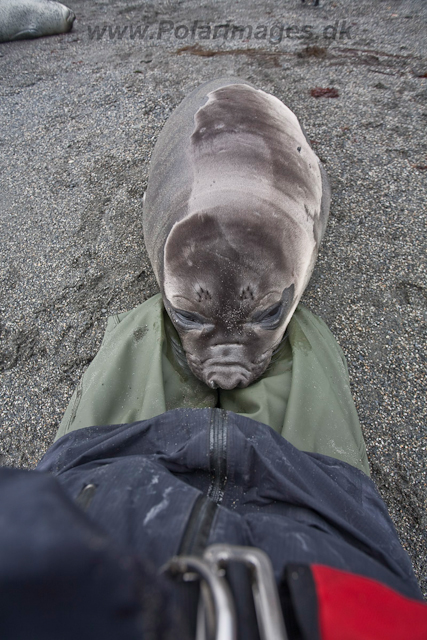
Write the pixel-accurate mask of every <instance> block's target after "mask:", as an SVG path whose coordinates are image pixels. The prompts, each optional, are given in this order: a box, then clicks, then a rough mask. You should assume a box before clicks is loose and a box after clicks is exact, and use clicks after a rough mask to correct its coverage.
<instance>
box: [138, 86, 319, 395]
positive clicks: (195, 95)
mask: <svg viewBox="0 0 427 640" xmlns="http://www.w3.org/2000/svg"><path fill="white" fill-rule="evenodd" d="M329 202H330V189H329V185H328V180H327V177H326V174H325V172H324V170H323V168H322V167H321V165H320V162H319V159H318V158H317V156H316V155H315V153H314V152H313V150H312V149H311V147H310V145H309V144H308V142H307V140H306V138H305V136H304V133H303V132H302V130H301V127H300V125H299V123H298V120H297V118H296V116H295V115H294V114H293V113H292V111H290V110H289V109H288V108H287V107H286V106H285V105H284V104H283V103H282V102H280V100H278V99H277V98H275V97H273V96H272V95H269V94H268V93H265V92H264V91H261V90H259V89H256V88H255V87H253V86H252V85H250V84H248V83H247V82H244V81H242V80H240V79H235V78H222V79H219V80H214V81H212V82H208V83H206V84H204V85H202V86H201V87H199V88H198V89H196V90H195V91H193V92H192V93H191V94H190V95H189V96H188V97H187V98H185V100H184V101H183V102H182V103H181V104H180V105H179V107H178V108H177V109H176V110H175V111H174V113H173V114H172V116H171V117H170V118H169V120H168V121H167V123H166V125H165V127H164V128H163V130H162V132H161V134H160V136H159V138H158V141H157V143H156V146H155V149H154V152H153V156H152V160H151V167H150V174H149V180H148V188H147V191H146V194H145V201H144V237H145V243H146V246H147V250H148V254H149V257H150V260H151V263H152V265H153V268H154V271H155V274H156V277H157V281H158V283H159V286H160V289H161V292H162V295H163V300H164V304H165V307H166V310H167V312H168V314H169V316H170V318H171V320H172V322H173V324H174V326H175V328H176V330H177V331H178V334H179V336H180V338H181V342H182V345H183V348H184V351H185V354H186V357H187V361H188V365H189V367H190V369H191V370H192V372H193V373H194V374H195V375H196V376H197V377H198V378H200V379H201V380H203V381H204V382H205V383H206V384H207V385H209V386H210V387H211V388H217V387H220V388H221V389H233V388H235V387H246V386H248V385H249V384H251V382H253V381H254V380H256V379H257V378H259V377H260V376H261V375H262V373H263V372H264V371H265V370H266V368H267V367H268V364H269V362H270V360H271V356H272V354H273V352H274V350H275V349H276V347H277V346H278V345H279V343H280V342H281V340H282V338H283V335H284V333H285V330H286V327H287V325H288V323H289V320H290V318H291V316H292V314H293V312H294V310H295V308H296V306H297V304H298V301H299V300H300V298H301V295H302V293H303V291H304V289H305V287H306V285H307V283H308V280H309V278H310V275H311V273H312V270H313V267H314V263H315V260H316V257H317V253H318V249H319V244H320V242H321V239H322V236H323V233H324V231H325V227H326V223H327V218H328V213H329Z"/></svg>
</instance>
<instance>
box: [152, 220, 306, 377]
mask: <svg viewBox="0 0 427 640" xmlns="http://www.w3.org/2000/svg"><path fill="white" fill-rule="evenodd" d="M279 227H280V228H279ZM288 232H289V234H290V235H291V236H292V233H295V232H296V230H295V229H291V228H290V229H288ZM282 234H283V225H282V224H281V223H280V220H279V219H278V221H277V228H275V225H274V224H272V223H271V219H270V224H269V227H268V228H267V227H266V225H265V221H263V218H262V215H261V214H260V213H258V212H253V213H251V214H247V215H245V216H244V217H243V216H242V212H241V211H240V215H233V211H228V212H227V214H223V213H222V214H221V212H215V211H210V212H205V213H199V214H196V215H193V216H191V217H190V218H187V219H186V220H184V221H182V222H180V223H178V224H177V225H175V227H174V228H173V230H172V232H171V234H170V236H169V238H168V241H167V243H166V246H165V263H164V291H163V297H164V302H165V307H166V309H167V311H168V314H169V316H170V318H171V320H172V322H173V324H174V325H175V328H176V329H177V331H178V333H179V336H180V338H181V342H182V345H183V348H184V351H185V353H186V356H187V361H188V364H189V367H190V369H191V370H192V371H193V373H194V374H195V375H196V376H197V377H198V378H199V379H201V380H203V382H205V384H207V385H208V386H210V387H211V388H217V387H220V388H222V389H233V388H235V387H247V386H248V385H249V384H251V382H253V381H254V380H256V379H257V378H259V377H260V375H262V373H263V372H264V371H265V369H266V368H267V367H268V364H269V362H270V360H271V356H272V353H273V351H274V349H275V348H276V347H277V345H278V344H279V343H280V341H281V339H282V337H283V334H284V332H285V329H286V326H287V324H288V322H289V319H290V317H291V315H292V313H293V311H294V309H295V306H296V304H297V302H298V298H297V295H296V294H297V291H298V288H299V287H298V275H299V267H300V268H302V269H303V270H306V267H305V265H300V264H299V263H300V262H301V261H300V257H299V255H298V250H297V248H298V244H299V242H298V238H297V237H293V238H292V237H290V238H289V241H290V242H289V246H290V247H291V249H290V253H288V254H286V252H284V250H283V244H282V241H283V235H282Z"/></svg>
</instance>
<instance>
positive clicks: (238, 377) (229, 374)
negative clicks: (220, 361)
mask: <svg viewBox="0 0 427 640" xmlns="http://www.w3.org/2000/svg"><path fill="white" fill-rule="evenodd" d="M225 369H226V368H225V367H223V368H222V371H221V370H218V371H213V372H212V373H211V374H210V375H209V380H208V381H207V383H208V386H209V387H210V388H211V389H218V388H220V389H226V390H230V389H236V388H237V387H240V388H243V387H247V386H248V383H249V380H248V378H247V376H244V375H243V374H242V373H240V372H239V371H226V370H225Z"/></svg>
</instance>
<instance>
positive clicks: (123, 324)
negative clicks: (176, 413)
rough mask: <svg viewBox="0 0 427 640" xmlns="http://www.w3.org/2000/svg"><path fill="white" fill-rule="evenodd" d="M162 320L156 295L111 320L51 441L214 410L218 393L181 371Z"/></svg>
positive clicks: (160, 301) (159, 298) (161, 312)
mask: <svg viewBox="0 0 427 640" xmlns="http://www.w3.org/2000/svg"><path fill="white" fill-rule="evenodd" d="M164 321H165V318H164V307H163V303H162V298H161V296H160V295H157V296H154V297H153V298H150V300H147V301H146V302H144V303H143V304H141V305H140V306H139V307H136V309H133V310H132V311H128V312H126V313H122V314H119V315H116V316H112V317H111V318H109V321H108V325H107V329H106V332H105V336H104V339H103V341H102V345H101V348H100V350H99V352H98V353H97V355H96V356H95V358H94V360H93V361H92V362H91V364H90V365H89V367H88V369H87V370H86V372H85V373H84V375H83V377H82V379H81V380H80V382H79V384H78V386H77V388H76V390H75V392H74V394H73V396H72V398H71V401H70V403H69V405H68V408H67V410H66V412H65V415H64V417H63V419H62V421H61V424H60V425H59V429H58V432H57V434H56V437H55V440H57V439H58V438H60V437H61V436H63V435H65V434H66V433H68V432H69V431H74V430H75V429H81V428H82V427H90V426H94V425H107V424H124V423H129V422H134V421H137V420H147V419H148V418H152V417H154V416H157V415H160V414H161V413H164V412H165V411H168V410H169V409H175V408H178V407H191V408H203V407H214V406H215V405H216V402H217V393H216V391H212V390H211V389H209V388H208V387H207V386H205V385H204V384H203V383H202V382H201V381H200V380H198V379H197V378H195V377H194V376H193V375H192V374H191V373H190V372H189V371H188V372H187V371H186V369H185V367H180V366H179V363H178V362H177V361H176V358H175V356H174V352H173V349H172V343H171V341H170V340H166V339H165V322H164Z"/></svg>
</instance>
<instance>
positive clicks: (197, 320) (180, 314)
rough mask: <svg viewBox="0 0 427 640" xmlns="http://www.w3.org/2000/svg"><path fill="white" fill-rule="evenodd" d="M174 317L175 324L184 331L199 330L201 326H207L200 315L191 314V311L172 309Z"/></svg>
mask: <svg viewBox="0 0 427 640" xmlns="http://www.w3.org/2000/svg"><path fill="white" fill-rule="evenodd" d="M172 315H173V319H174V320H175V322H176V323H177V324H178V325H179V326H180V327H181V328H182V329H199V328H201V325H204V324H206V321H205V319H204V318H202V317H201V316H199V314H198V313H191V311H182V310H181V309H172Z"/></svg>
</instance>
